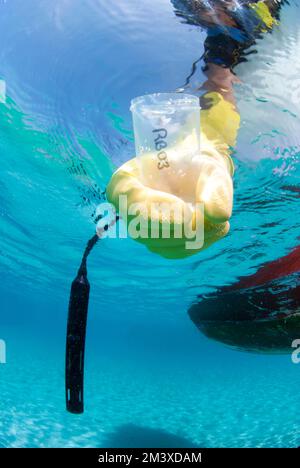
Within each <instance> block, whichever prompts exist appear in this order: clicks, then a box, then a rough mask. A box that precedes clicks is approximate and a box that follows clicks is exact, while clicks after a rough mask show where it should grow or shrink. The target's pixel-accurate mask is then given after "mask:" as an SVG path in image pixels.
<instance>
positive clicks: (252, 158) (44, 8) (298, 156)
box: [0, 0, 300, 447]
mask: <svg viewBox="0 0 300 468" xmlns="http://www.w3.org/2000/svg"><path fill="white" fill-rule="evenodd" d="M299 6H300V4H299V2H298V1H292V2H291V4H290V5H285V6H284V8H283V10H282V15H281V22H280V25H278V26H277V27H276V28H275V29H274V31H273V33H272V35H267V36H266V37H264V38H263V40H260V41H258V43H257V44H256V46H255V49H256V50H257V51H258V53H257V54H253V55H250V56H249V58H248V61H247V62H246V63H243V64H241V65H239V66H238V67H237V69H236V71H237V73H238V75H239V76H240V78H241V83H240V84H239V85H237V87H236V95H237V101H238V106H239V110H240V113H241V118H242V125H241V130H240V135H239V141H238V146H237V151H236V154H235V162H236V175H235V206H234V213H233V218H232V222H231V231H230V233H229V235H228V236H227V237H226V238H225V239H224V240H222V241H221V242H219V243H217V244H216V245H214V246H213V247H211V248H210V249H209V250H207V251H206V252H204V253H202V254H199V255H196V256H194V257H191V258H189V259H186V260H178V261H172V262H171V261H168V260H164V259H161V258H159V257H156V256H154V255H152V254H151V253H149V252H148V251H146V250H145V249H144V248H143V247H142V246H141V245H139V244H137V243H135V242H134V241H132V240H130V239H122V240H114V239H105V240H103V241H102V242H101V243H100V244H99V245H97V246H96V248H95V250H94V251H93V253H92V255H91V257H90V260H89V279H90V283H91V288H92V289H91V301H90V313H89V323H88V337H87V354H86V395H85V399H86V408H85V413H84V415H82V416H74V415H70V414H68V413H66V411H65V402H64V347H65V330H66V317H67V307H68V296H69V288H70V282H71V281H72V279H73V277H74V275H75V273H76V269H77V267H78V264H79V261H80V258H81V255H82V251H83V248H84V246H85V243H86V241H87V240H88V239H89V238H90V237H91V236H92V235H93V233H94V230H95V223H94V217H95V216H94V213H95V209H96V207H97V205H98V203H99V202H100V201H101V200H102V192H103V190H104V189H105V186H106V183H107V182H108V180H109V178H110V175H111V174H112V171H113V170H114V168H115V167H116V166H119V165H120V164H121V163H122V162H124V161H125V160H127V159H128V158H129V157H131V156H132V154H133V151H134V145H133V135H132V126H131V116H130V113H129V110H128V108H129V102H130V99H131V98H133V97H134V96H137V95H140V94H144V93H146V92H155V91H157V90H159V91H174V90H176V89H178V88H181V87H182V86H183V84H184V83H185V81H186V78H187V76H188V75H189V74H190V70H191V67H192V63H193V62H195V61H196V60H198V59H199V58H200V57H201V55H202V53H203V41H204V39H205V37H206V33H205V31H204V30H202V29H200V28H199V27H195V26H191V25H188V24H183V23H182V22H181V21H180V19H179V18H178V17H176V15H175V14H174V8H173V6H172V4H171V3H170V2H169V1H168V0H160V1H158V0H155V1H151V2H150V1H149V0H145V1H144V2H143V5H142V6H141V2H138V1H137V0H130V2H125V0H124V1H123V0H122V1H118V2H112V3H111V2H110V3H109V4H107V2H104V1H103V0H86V1H85V2H80V1H79V0H52V1H50V0H43V1H38V0H27V1H26V2H23V1H21V0H7V1H6V2H0V43H1V50H0V80H1V81H0V83H1V85H0V100H1V101H2V102H1V103H0V153H1V173H0V186H1V191H0V197H1V204H0V210H1V218H0V232H1V237H0V251H1V262H0V273H1V286H0V287H1V321H0V339H4V340H5V342H6V347H7V363H6V364H5V365H0V409H1V414H0V446H9V447H13V446H17V447H46V446H50V447H56V446H77V447H85V446H110V447H112V446H145V447H147V446H169V447H171V446H175V447H176V446H179V445H180V446H194V445H196V446H205V447H213V446H225V447H228V446H237V447H245V446H267V447H273V446H276V447H282V446H285V447H286V446H288V447H293V446H297V445H299V438H300V433H299V432H300V431H299V421H298V416H297V413H298V411H297V409H298V408H299V393H298V391H297V389H298V388H299V382H300V366H299V365H298V366H297V365H295V364H293V363H292V361H291V356H290V355H289V354H287V355H283V356H263V355H255V354H248V353H240V352H236V351H234V350H231V349H229V348H227V347H225V346H224V345H222V344H219V343H215V342H213V341H209V340H208V339H207V338H205V337H204V336H202V335H201V334H200V333H199V332H198V331H197V330H196V328H195V327H194V325H193V324H192V322H191V321H190V320H189V318H188V315H187V310H188V307H189V305H190V304H191V303H192V302H193V301H194V300H195V298H196V296H197V295H198V294H207V293H209V292H213V291H215V290H216V288H217V287H221V286H225V285H230V284H232V283H234V281H236V280H237V278H239V277H240V276H244V275H248V274H252V273H255V272H256V271H257V269H258V268H259V267H260V266H261V265H262V264H264V263H265V262H267V261H272V260H275V259H277V258H279V257H280V256H282V255H285V254H287V253H289V252H290V251H291V249H292V248H294V247H295V246H297V245H298V244H299V235H300V228H299V192H297V190H291V189H290V188H288V187H296V188H297V187H298V186H299V178H300V168H299V161H300V148H299V140H298V139H299V130H300V124H299V116H300V93H299V85H300V81H299V78H298V77H299V76H300V60H299V54H298V50H299V45H300V33H299V31H298V27H297V19H298V17H299V11H300V10H299ZM201 81H203V75H202V72H201V61H200V63H199V65H198V67H197V70H196V73H195V75H194V76H193V78H192V84H191V86H192V87H194V88H196V87H197V85H198V84H199V83H201ZM283 84H284V85H283ZM5 88H6V89H5ZM4 91H5V93H4ZM4 94H6V99H4V97H5V96H4ZM270 116H271V118H270ZM296 338H300V337H296Z"/></svg>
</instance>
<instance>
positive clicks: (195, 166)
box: [107, 0, 280, 258]
mask: <svg viewBox="0 0 300 468" xmlns="http://www.w3.org/2000/svg"><path fill="white" fill-rule="evenodd" d="M173 3H174V5H175V7H176V12H177V14H178V15H179V16H181V17H183V18H184V19H185V20H186V21H187V22H190V23H192V24H199V25H201V26H203V27H205V28H206V29H207V38H206V40H205V44H204V46H205V53H204V57H203V59H204V64H205V66H204V73H205V75H206V78H207V80H206V81H205V83H204V84H203V85H202V87H201V89H192V91H193V94H198V95H199V96H200V102H201V137H200V138H201V150H200V157H201V158H202V161H201V162H199V158H190V161H189V165H190V166H189V171H191V172H193V174H196V175H197V176H198V177H194V178H192V179H190V180H189V181H185V180H184V178H183V177H179V178H177V184H178V185H180V190H179V188H176V180H173V179H172V180H171V182H172V187H173V188H174V189H173V192H172V193H171V195H173V196H175V195H177V193H180V196H178V197H177V200H178V205H179V206H182V209H185V208H186V205H187V204H186V203H185V202H186V198H187V191H191V190H194V202H197V203H198V202H199V203H203V206H204V242H203V245H202V246H201V247H200V248H199V249H194V250H189V249H186V240H187V239H186V237H185V235H184V234H183V235H182V236H181V238H176V239H174V238H164V237H163V236H161V235H160V236H159V238H157V237H156V238H154V239H153V238H152V237H151V235H148V236H145V237H143V236H141V237H140V238H136V240H138V241H139V242H141V243H143V244H145V245H146V247H147V248H148V249H149V250H151V251H152V252H154V253H157V254H159V255H161V256H163V257H166V258H184V257H186V256H189V255H193V254H195V253H197V252H198V251H199V250H203V249H205V248H207V247H209V246H210V245H211V244H213V243H214V242H216V241H217V240H219V239H221V238H222V237H224V236H225V235H226V234H227V233H228V231H229V222H228V221H229V219H230V217H231V213H232V203H233V188H232V180H231V179H232V176H233V172H234V165H233V161H232V159H231V153H232V149H233V148H234V146H235V144H236V138H237V133H238V129H239V126H240V116H239V113H238V111H237V108H236V103H235V99H234V93H233V85H234V83H236V82H237V81H238V79H237V77H236V76H235V74H234V67H235V65H237V64H238V63H240V62H241V61H242V60H244V55H245V53H246V51H247V49H248V48H249V46H250V45H252V44H253V43H254V42H255V40H256V39H257V37H259V36H260V35H261V34H262V33H263V32H267V31H270V30H271V29H272V26H273V25H274V24H275V22H276V15H277V14H278V11H279V7H280V5H279V4H278V3H275V2H263V1H259V2H250V3H248V4H244V3H243V4H242V5H240V4H239V8H237V4H236V3H235V2H231V1H230V2H222V1H218V0H214V1H213V2H212V3H205V2H200V1H194V0H192V1H174V2H173ZM149 167H150V166H149ZM183 167H185V171H183V172H186V173H187V170H186V165H185V161H183ZM149 172H152V174H150V176H152V178H153V179H155V178H157V177H158V176H157V174H156V172H155V168H154V166H153V168H151V169H149ZM168 174H172V169H171V168H170V169H169V170H165V171H164V175H165V179H163V178H161V177H160V180H161V182H160V184H156V185H157V186H156V189H153V188H149V187H148V186H147V185H145V184H144V183H143V180H142V178H141V176H140V170H139V161H138V159H137V158H133V159H132V160H130V161H128V162H127V163H125V164H123V166H121V167H120V168H119V169H118V170H117V171H116V172H115V173H114V174H113V176H112V178H111V180H110V182H109V184H108V187H107V198H108V201H109V202H111V203H112V204H113V205H114V206H115V208H116V210H117V212H120V208H121V207H120V201H119V200H120V195H123V196H126V197H127V199H128V206H130V205H133V204H135V203H136V202H139V201H140V200H141V199H143V200H145V201H146V202H147V203H148V204H150V203H158V204H159V203H160V204H161V205H162V204H164V203H171V201H172V200H173V198H174V197H173V198H172V197H171V196H170V195H169V193H168V192H169V190H167V189H166V185H167V180H168V177H169V178H170V177H171V175H170V176H169V175H168ZM120 214H121V215H122V213H120ZM126 214H127V213H126ZM145 217H146V218H147V219H146V221H147V222H148V223H149V225H150V224H151V221H153V219H152V218H151V211H149V210H148V212H147V214H145ZM181 219H184V216H182V218H181ZM155 221H157V220H155ZM158 221H159V223H160V224H161V225H162V224H163V215H161V217H160V218H159V219H158ZM193 222H194V221H193ZM170 224H171V231H172V232H174V231H175V230H176V227H178V226H176V221H175V220H172V219H171V221H170ZM161 232H162V229H161ZM183 232H184V230H183Z"/></svg>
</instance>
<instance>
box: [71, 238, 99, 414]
mask: <svg viewBox="0 0 300 468" xmlns="http://www.w3.org/2000/svg"><path fill="white" fill-rule="evenodd" d="M98 239H99V237H98V236H97V234H95V235H94V236H93V237H92V238H91V239H90V240H89V242H88V244H87V246H86V249H85V252H84V254H83V257H82V261H81V265H80V268H79V270H78V273H77V276H76V278H75V279H74V281H73V283H72V286H71V293H70V301H69V313H68V325H67V343H66V405H67V410H68V411H69V412H70V413H75V414H80V413H83V380H84V350H85V336H86V322H87V314H88V305H89V294H90V283H89V281H88V278H87V265H86V261H87V257H88V255H89V253H90V252H91V250H92V248H93V247H94V245H95V244H96V243H97V241H98Z"/></svg>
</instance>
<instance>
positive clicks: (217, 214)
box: [107, 92, 239, 258]
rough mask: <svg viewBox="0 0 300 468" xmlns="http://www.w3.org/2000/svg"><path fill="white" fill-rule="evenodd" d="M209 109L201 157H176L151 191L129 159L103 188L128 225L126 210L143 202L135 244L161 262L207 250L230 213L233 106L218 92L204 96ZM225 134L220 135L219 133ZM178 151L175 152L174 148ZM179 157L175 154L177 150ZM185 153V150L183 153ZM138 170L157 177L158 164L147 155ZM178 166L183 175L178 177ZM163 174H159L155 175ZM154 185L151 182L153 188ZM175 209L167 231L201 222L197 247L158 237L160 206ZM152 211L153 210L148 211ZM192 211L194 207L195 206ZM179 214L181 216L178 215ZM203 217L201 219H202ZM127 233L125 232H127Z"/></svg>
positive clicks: (221, 234)
mask: <svg viewBox="0 0 300 468" xmlns="http://www.w3.org/2000/svg"><path fill="white" fill-rule="evenodd" d="M208 94H209V95H210V96H209V97H210V99H212V100H214V105H213V107H211V108H210V109H209V110H203V111H201V126H202V132H201V154H200V155H198V156H197V157H193V158H184V157H182V159H180V158H179V159H178V162H177V164H178V167H177V168H176V170H175V171H174V172H172V171H171V170H170V171H165V172H164V176H163V178H162V179H161V180H159V181H157V183H156V186H155V188H149V187H148V186H146V185H144V183H143V181H142V177H141V171H140V161H139V160H138V159H137V158H134V159H132V160H130V161H128V162H127V163H125V164H124V165H123V166H121V167H120V168H119V169H118V170H117V171H116V172H115V173H114V174H113V176H112V178H111V180H110V183H109V184H108V187H107V198H108V201H109V202H110V203H112V204H113V205H114V206H115V208H116V210H117V211H118V212H119V214H120V215H121V217H123V218H126V219H127V224H128V226H129V225H130V223H131V222H132V221H133V219H134V217H135V216H136V213H135V214H133V213H132V212H131V211H130V207H131V206H133V205H134V204H136V203H142V204H143V205H144V206H145V207H146V210H145V211H143V212H140V216H141V217H142V218H143V219H144V221H145V223H144V225H146V226H147V228H146V232H144V236H143V237H139V238H137V239H136V240H137V241H139V242H142V243H143V244H145V245H146V246H147V247H148V249H149V250H151V251H152V252H155V253H157V254H159V255H162V256H163V257H166V258H184V257H187V256H190V255H193V254H195V253H197V252H198V251H200V250H203V249H205V248H207V247H209V246H210V245H211V244H213V243H214V242H216V241H217V240H219V239H221V238H222V237H224V236H225V235H226V234H227V232H228V231H229V222H228V220H229V218H230V216H231V213H232V200H233V188H232V175H233V163H232V160H231V158H230V156H229V151H230V149H229V147H230V146H231V145H232V144H233V143H234V140H235V137H236V133H237V129H238V126H239V117H238V114H237V112H236V111H235V110H234V107H233V106H232V104H230V103H228V102H227V101H224V99H223V97H222V96H221V95H219V94H218V93H215V92H214V93H208ZM224 133H225V135H224ZM177 150H178V148H177ZM178 153H179V154H180V151H178ZM182 153H184V151H183V152H182ZM143 158H145V159H144V161H143V168H144V169H145V167H146V168H147V174H148V175H149V174H152V173H153V175H154V177H155V175H156V174H157V166H156V164H155V162H154V160H153V158H152V157H151V155H150V156H144V157H143ZM180 168H182V175H181V176H180V177H178V173H180ZM161 173H162V171H161V172H160V174H161ZM154 185H155V184H154ZM120 195H123V196H126V200H127V205H126V208H125V210H126V213H125V212H124V208H123V207H122V206H120ZM164 203H165V204H168V206H170V205H174V204H176V207H177V209H178V211H176V213H177V214H176V213H175V212H174V213H173V212H171V213H169V214H170V218H169V228H170V232H171V234H172V233H174V232H175V231H176V229H177V228H180V227H181V228H182V226H179V224H182V223H183V219H184V220H185V223H187V224H188V225H189V227H190V229H194V230H195V228H196V226H197V221H199V219H200V221H199V222H201V221H202V224H204V239H203V243H201V246H199V248H195V247H194V246H193V248H187V242H188V241H191V238H190V237H189V236H186V235H185V232H184V229H182V231H183V235H182V236H181V237H180V238H177V237H175V236H172V235H171V236H170V238H164V237H163V235H162V230H163V224H164V221H165V214H164V211H163V210H161V209H160V208H161V207H162V206H163V204H164ZM197 204H200V206H203V212H202V214H200V213H199V210H198V211H197V206H198V205H197ZM153 206H154V207H157V209H153ZM195 207H196V208H195ZM178 213H179V214H180V216H179V215H178ZM201 216H202V217H201ZM151 222H152V223H153V222H156V223H157V224H158V225H159V235H158V238H153V237H151V229H150V226H151ZM129 234H130V232H129Z"/></svg>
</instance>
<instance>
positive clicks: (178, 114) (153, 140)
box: [130, 93, 200, 193]
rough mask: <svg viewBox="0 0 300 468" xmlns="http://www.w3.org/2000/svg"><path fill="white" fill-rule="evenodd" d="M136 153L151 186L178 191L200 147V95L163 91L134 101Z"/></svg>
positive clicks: (132, 105)
mask: <svg viewBox="0 0 300 468" xmlns="http://www.w3.org/2000/svg"><path fill="white" fill-rule="evenodd" d="M130 110H131V112H132V117H133V127H134V137H135V148H136V156H137V157H138V160H139V163H140V172H141V180H142V181H143V183H144V184H145V185H147V186H149V187H151V188H155V189H159V190H165V191H168V192H171V193H173V192H174V186H176V177H180V176H182V174H183V172H184V170H185V167H187V166H189V162H190V160H191V158H193V156H194V155H195V154H197V153H199V151H200V105H199V98H198V97H197V96H193V95H190V94H179V93H178V94H177V93H159V94H149V95H145V96H140V97H137V98H135V99H133V100H132V101H131V107H130Z"/></svg>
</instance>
